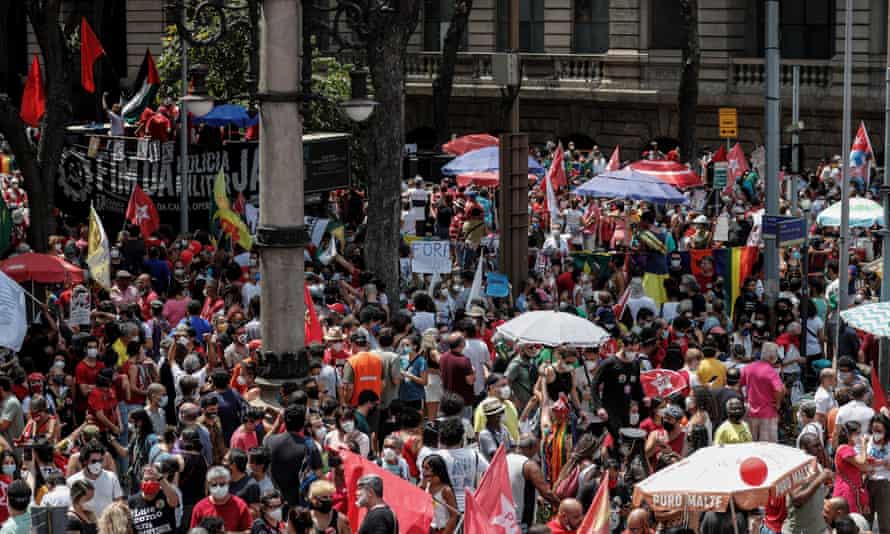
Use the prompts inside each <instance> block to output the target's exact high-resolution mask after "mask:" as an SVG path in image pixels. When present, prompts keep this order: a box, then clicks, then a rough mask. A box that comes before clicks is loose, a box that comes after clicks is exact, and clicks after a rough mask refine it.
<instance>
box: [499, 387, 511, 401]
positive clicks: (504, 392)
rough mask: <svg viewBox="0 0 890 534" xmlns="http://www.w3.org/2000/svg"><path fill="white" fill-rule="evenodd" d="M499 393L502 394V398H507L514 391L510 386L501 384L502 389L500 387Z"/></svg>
mask: <svg viewBox="0 0 890 534" xmlns="http://www.w3.org/2000/svg"><path fill="white" fill-rule="evenodd" d="M498 394H499V395H500V397H501V399H503V400H507V399H509V398H510V397H511V396H513V391H512V390H511V389H510V386H501V389H500V391H498Z"/></svg>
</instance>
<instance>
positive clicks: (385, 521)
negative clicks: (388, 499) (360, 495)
mask: <svg viewBox="0 0 890 534" xmlns="http://www.w3.org/2000/svg"><path fill="white" fill-rule="evenodd" d="M398 531H399V529H398V523H396V516H395V514H393V513H392V510H390V509H389V507H388V506H380V507H378V508H374V509H373V510H371V511H370V512H368V515H366V516H365V520H364V521H362V526H361V527H360V528H359V529H358V534H396V533H397V532H398Z"/></svg>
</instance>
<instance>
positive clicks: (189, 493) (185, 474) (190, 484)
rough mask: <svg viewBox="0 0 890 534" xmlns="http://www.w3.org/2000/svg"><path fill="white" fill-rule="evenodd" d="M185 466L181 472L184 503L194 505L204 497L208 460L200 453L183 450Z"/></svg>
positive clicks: (180, 483)
mask: <svg viewBox="0 0 890 534" xmlns="http://www.w3.org/2000/svg"><path fill="white" fill-rule="evenodd" d="M182 459H183V461H184V463H185V466H184V467H183V468H182V472H181V473H180V474H179V490H180V491H181V492H182V505H183V506H194V505H195V504H197V503H198V501H200V500H201V499H203V498H204V496H205V494H206V490H205V488H204V483H205V480H206V478H207V460H205V459H204V456H202V455H201V454H200V453H196V452H190V451H183V452H182Z"/></svg>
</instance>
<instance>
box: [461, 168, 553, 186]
mask: <svg viewBox="0 0 890 534" xmlns="http://www.w3.org/2000/svg"><path fill="white" fill-rule="evenodd" d="M528 178H529V180H531V181H534V180H537V179H538V177H537V176H535V175H534V174H529V175H528ZM500 183H501V182H500V175H499V173H497V172H490V171H486V172H468V173H466V174H460V175H458V176H457V185H459V186H462V187H467V186H470V185H475V186H478V187H497V186H499V185H500Z"/></svg>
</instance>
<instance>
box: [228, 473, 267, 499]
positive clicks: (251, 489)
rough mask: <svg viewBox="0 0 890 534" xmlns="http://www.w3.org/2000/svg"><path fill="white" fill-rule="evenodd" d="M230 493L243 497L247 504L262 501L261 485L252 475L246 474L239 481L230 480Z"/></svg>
mask: <svg viewBox="0 0 890 534" xmlns="http://www.w3.org/2000/svg"><path fill="white" fill-rule="evenodd" d="M229 493H231V494H232V495H237V496H238V497H241V499H242V500H243V501H244V502H246V503H247V504H256V503H258V502H260V485H259V484H257V481H256V480H254V478H253V477H251V476H245V477H243V478H242V479H241V480H239V481H238V482H235V481H234V480H233V481H232V482H230V483H229Z"/></svg>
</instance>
